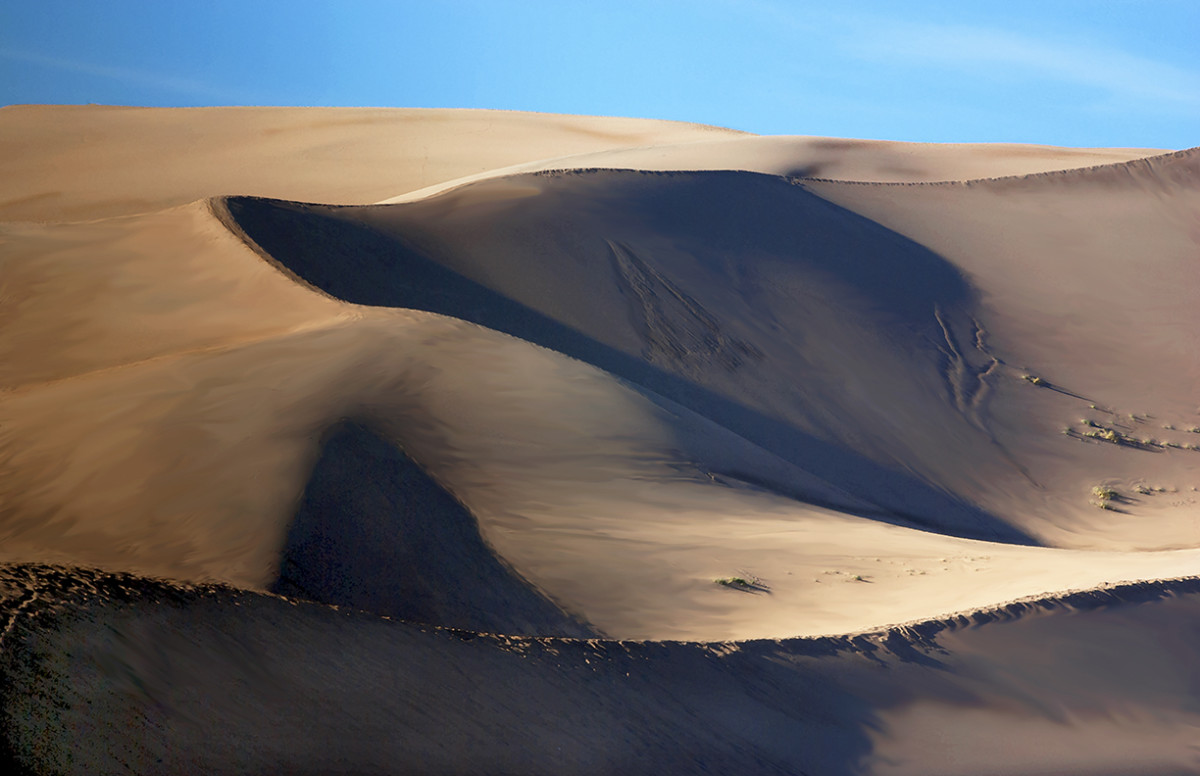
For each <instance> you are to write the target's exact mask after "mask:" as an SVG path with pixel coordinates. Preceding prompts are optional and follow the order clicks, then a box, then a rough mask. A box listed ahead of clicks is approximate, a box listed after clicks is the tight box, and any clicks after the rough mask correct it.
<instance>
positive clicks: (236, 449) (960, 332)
mask: <svg viewBox="0 0 1200 776" xmlns="http://www.w3.org/2000/svg"><path fill="white" fill-rule="evenodd" d="M184 125H187V126H190V127H191V130H190V131H191V132H192V133H193V134H194V135H195V136H196V137H198V138H199V139H198V140H196V141H195V143H193V145H192V146H190V148H191V151H190V153H189V154H187V155H183V154H181V153H180V151H179V148H180V146H179V145H178V144H177V143H176V135H177V133H178V132H180V131H181V130H180V127H182V126H184ZM85 126H88V127H90V129H89V131H90V132H92V133H93V134H94V135H95V137H96V138H97V142H95V143H94V144H92V145H90V146H89V147H86V148H84V147H82V146H80V145H79V144H77V143H74V142H73V140H72V138H75V137H76V136H77V135H78V133H79V132H82V131H83V128H84V127H85ZM481 133H482V137H483V138H484V139H485V140H486V142H485V141H483V140H481V139H480V138H481ZM464 137H470V138H471V139H470V141H469V143H468V142H466V141H464V139H463V138H464ZM0 138H3V139H4V141H5V142H6V143H7V145H8V147H13V148H21V149H24V151H23V152H22V153H21V154H17V155H12V156H10V157H8V158H7V159H6V161H5V162H3V163H0V164H2V165H3V166H4V169H5V171H6V172H5V175H3V176H0V177H2V178H3V180H4V183H3V185H2V186H0V189H3V190H2V191H0V218H5V219H7V220H6V221H4V222H3V223H0V246H2V247H0V251H2V252H0V321H2V325H0V563H2V564H3V565H2V566H0V672H3V682H0V732H2V741H0V759H3V760H4V765H5V766H7V767H6V772H14V773H36V774H41V773H79V774H101V773H128V772H135V773H179V772H205V773H246V772H255V773H328V772H345V773H530V774H538V773H545V774H560V773H595V774H627V773H635V774H636V773H679V774H688V773H712V772H720V773H814V774H816V773H821V774H825V773H830V774H838V773H847V774H849V773H868V774H963V773H1004V774H1045V773H1085V774H1133V773H1147V774H1151V773H1153V774H1163V773H1198V772H1200V749H1198V748H1197V745H1196V742H1197V741H1200V700H1198V699H1200V687H1198V686H1197V685H1196V677H1197V676H1200V662H1198V659H1197V657H1196V655H1197V652H1196V650H1195V649H1194V648H1193V645H1194V644H1195V643H1196V641H1197V638H1198V637H1200V603H1198V602H1200V598H1198V597H1197V596H1198V595H1200V583H1197V581H1196V579H1195V577H1194V576H1192V575H1194V574H1195V572H1196V569H1197V568H1200V534H1198V533H1197V528H1196V518H1197V516H1198V514H1200V512H1198V509H1200V507H1198V505H1197V499H1198V498H1200V497H1198V496H1197V493H1198V491H1197V488H1200V409H1198V400H1197V391H1196V388H1197V386H1198V385H1200V362H1198V360H1197V359H1198V356H1197V354H1198V353H1200V350H1198V349H1197V347H1196V345H1197V343H1196V340H1195V337H1196V335H1195V332H1196V331H1197V330H1200V328H1198V324H1200V320H1198V319H1197V315H1198V314H1197V312H1196V309H1197V308H1196V306H1195V304H1194V298H1195V296H1196V292H1197V290H1198V287H1197V277H1196V274H1195V258H1196V256H1197V255H1200V233H1198V232H1197V230H1196V214H1197V213H1198V212H1200V167H1198V166H1197V165H1198V161H1197V160H1200V153H1197V151H1195V150H1192V151H1181V152H1177V153H1159V152H1154V151H1150V150H1137V149H1054V148H1048V147H1032V146H969V145H964V146H923V145H920V144H889V143H880V142H874V141H845V140H833V139H823V138H804V137H795V138H788V137H777V138H760V137H755V136H749V135H745V134H741V133H731V132H728V131H725V130H720V129H717V128H709V127H698V126H692V125H679V124H672V123H670V122H648V121H637V120H623V119H601V118H583V117H564V116H547V115H532V114H513V113H498V112H497V113H487V114H486V115H484V114H481V113H480V112H456V111H386V110H374V111H356V110H319V111H318V110H309V109H294V110H293V109H237V110H232V109H211V110H203V111H174V110H134V109H114V108H99V107H95V108H55V107H52V106H45V107H15V108H5V109H3V110H0ZM332 141H336V142H332ZM329 149H336V150H335V151H330V150H329ZM301 156H303V157H304V158H306V159H308V160H309V162H310V163H308V164H304V165H300V164H298V163H297V162H296V160H297V159H298V158H300V157H301ZM122 159H124V160H129V159H133V160H135V161H134V162H133V163H128V164H126V163H122V162H121V161H120V160H122ZM39 160H40V161H39ZM47 160H57V162H56V166H55V167H54V170H55V172H54V174H53V175H50V174H49V173H45V171H46V169H47V164H48V162H47ZM214 160H225V162H219V161H214ZM75 165H78V166H80V167H81V169H82V167H83V166H86V167H87V168H88V169H92V170H97V169H108V170H110V171H111V173H112V174H111V175H109V176H96V175H87V176H85V175H82V174H75V173H73V172H72V169H73V166H75ZM164 170H166V171H170V174H164V173H163V171H164ZM44 173H45V174H44ZM996 176H1005V177H996ZM372 203H376V204H372ZM894 623H904V624H900V625H895V624H894Z"/></svg>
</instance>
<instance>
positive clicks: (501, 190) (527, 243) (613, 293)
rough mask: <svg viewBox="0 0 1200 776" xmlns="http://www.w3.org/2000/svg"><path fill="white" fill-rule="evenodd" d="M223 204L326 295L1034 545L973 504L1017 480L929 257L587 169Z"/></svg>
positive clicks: (773, 208) (978, 370) (894, 513)
mask: <svg viewBox="0 0 1200 776" xmlns="http://www.w3.org/2000/svg"><path fill="white" fill-rule="evenodd" d="M225 205H226V207H227V208H228V212H229V214H230V216H231V218H232V220H233V222H234V225H235V228H236V229H237V230H239V231H241V232H242V233H243V234H244V235H246V236H247V237H248V239H249V240H251V241H252V243H253V244H256V245H257V246H259V248H260V249H261V250H262V251H263V252H264V254H265V255H267V256H268V257H269V258H270V259H271V260H272V261H275V262H278V263H279V264H280V265H282V267H283V268H285V269H286V270H287V271H289V272H291V273H293V274H294V275H296V276H298V277H299V278H302V279H303V280H305V281H307V282H308V283H310V284H311V285H313V286H315V287H316V288H319V289H321V290H323V291H325V292H326V293H329V294H331V295H333V296H335V297H338V298H340V299H344V300H347V301H351V302H355V303H358V304H369V305H381V306H394V307H406V308H416V309H423V310H430V311H433V312H438V313H441V314H444V315H450V316H453V317H457V318H461V319H463V320H467V321H471V322H474V323H478V324H481V325H483V326H487V327H488V328H492V329H495V330H498V331H503V332H506V333H509V334H512V335H514V336H517V337H520V338H522V339H525V340H528V341H530V342H534V343H537V344H539V345H543V346H545V347H549V348H552V349H554V350H558V351H559V352H562V353H566V354H568V355H571V356H573V357H575V358H578V359H581V360H584V361H587V362H589V363H591V364H594V365H597V366H599V367H601V368H603V369H605V370H606V371H609V372H612V373H613V374H616V375H619V376H621V377H623V378H625V379H627V380H630V381H632V382H634V383H637V384H639V385H641V386H644V387H646V388H649V389H650V390H652V391H655V392H657V393H659V394H661V395H663V396H666V397H668V398H670V399H672V400H674V401H676V402H679V403H680V404H682V405H684V406H686V407H688V408H689V409H692V410H694V411H696V412H698V413H699V414H701V415H703V416H705V417H708V418H710V419H712V420H715V421H716V422H718V423H720V424H722V425H724V426H726V427H727V428H730V429H736V431H737V433H738V434H740V435H742V436H744V437H746V438H747V439H749V440H750V441H752V442H754V443H755V444H757V445H759V446H761V447H763V448H765V449H767V450H770V451H771V452H772V453H774V454H776V455H779V456H780V457H782V458H784V459H785V460H787V461H789V462H791V463H793V464H795V465H797V466H799V467H800V468H802V469H804V470H806V471H808V472H811V473H812V474H814V475H816V476H817V477H820V478H821V479H823V480H826V481H828V482H830V483H832V484H834V485H835V486H837V487H838V488H841V489H843V490H844V491H846V492H848V493H850V494H852V495H853V496H855V497H857V498H859V499H861V500H864V501H866V502H868V503H870V504H874V505H875V506H876V507H877V509H876V510H875V512H876V513H877V515H876V516H882V517H883V518H884V519H889V520H892V521H895V522H899V523H901V524H906V525H912V526H920V527H923V528H929V529H932V530H938V531H943V532H946V533H950V534H954V535H959V536H968V537H977V538H986V539H996V540H1000V541H1005V542H1016V543H1028V542H1030V541H1031V539H1030V537H1029V536H1028V534H1026V533H1025V532H1024V531H1023V530H1022V529H1020V528H1017V527H1015V526H1013V525H1011V524H1009V523H1006V522H1005V521H1004V519H1003V518H1000V517H998V516H996V515H995V514H994V513H993V512H991V511H989V510H988V509H986V508H982V507H980V498H979V492H980V491H981V490H986V487H987V482H988V477H989V474H990V473H992V472H996V473H998V475H997V477H996V480H997V481H1001V480H1006V479H1011V478H1013V477H1017V478H1019V477H1020V472H1019V471H1018V470H1016V469H1014V467H1013V466H1012V464H1011V463H1010V461H1009V460H1008V459H1007V458H1006V456H1005V453H1004V451H1003V450H1002V449H1000V448H999V447H998V446H997V445H995V444H994V443H993V441H992V440H991V439H990V438H989V436H988V432H987V429H986V415H985V413H986V394H987V391H988V386H987V380H988V374H987V370H988V369H989V367H990V361H989V360H988V359H987V357H986V353H980V354H972V353H971V352H967V353H966V354H965V355H961V354H955V357H956V361H955V363H954V364H950V365H948V364H947V361H948V355H947V353H946V342H947V339H948V338H951V337H957V338H958V339H961V340H963V341H971V340H973V338H974V336H975V326H976V324H975V322H974V321H973V310H974V307H975V305H976V294H975V292H974V290H973V289H972V288H971V287H970V285H969V284H968V283H967V282H966V281H965V279H964V278H963V276H962V275H961V274H960V273H959V272H958V271H957V270H956V269H955V268H954V267H953V266H951V265H949V264H947V263H946V262H945V261H944V260H942V259H941V258H940V257H938V256H936V255H935V254H932V253H930V252H929V251H927V250H925V249H924V248H922V247H921V246H920V245H917V244H915V243H913V242H911V241H908V240H906V239H904V238H902V237H900V236H899V235H896V234H894V233H892V232H889V231H888V230H886V229H882V228H880V227H879V226H878V225H876V224H874V223H872V222H870V221H867V220H865V219H862V218H860V217H858V216H856V215H854V214H852V213H848V212H846V211H844V210H841V209H839V208H836V207H831V206H830V205H828V204H827V203H825V202H824V201H822V200H820V199H819V198H816V197H814V196H812V195H810V194H808V193H806V192H804V191H803V190H802V189H800V188H799V187H797V186H795V185H793V184H792V183H789V182H788V181H786V180H784V179H782V178H776V177H770V176H763V175H757V174H751V173H693V174H644V173H634V172H615V171H594V172H579V173H566V174H545V175H535V176H522V177H518V178H512V179H504V180H498V181H485V182H482V183H478V184H474V185H472V186H468V187H465V188H463V189H458V190H455V191H454V192H450V193H448V194H445V195H442V196H439V197H435V198H433V199H430V200H428V201H423V202H419V203H412V204H407V205H388V206H376V207H362V208H336V207H328V206H316V205H301V204H296V203H285V202H272V201H266V200H257V199H246V198H232V199H229V200H227V201H226V203H225ZM972 360H974V361H975V362H976V363H970V362H971V361H972ZM947 444H949V445H952V446H953V447H954V448H955V449H956V452H957V453H961V455H956V456H953V455H947V454H946V446H947ZM751 476H752V475H751ZM767 484H768V485H769V486H770V487H772V488H774V489H776V490H779V491H780V492H783V493H785V494H789V488H788V487H787V484H786V483H782V482H771V483H767ZM791 495H796V494H794V493H792V494H791Z"/></svg>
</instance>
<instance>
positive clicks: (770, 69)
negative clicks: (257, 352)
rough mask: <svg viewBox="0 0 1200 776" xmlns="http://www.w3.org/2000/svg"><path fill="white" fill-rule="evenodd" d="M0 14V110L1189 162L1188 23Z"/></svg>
mask: <svg viewBox="0 0 1200 776" xmlns="http://www.w3.org/2000/svg"><path fill="white" fill-rule="evenodd" d="M834 5H835V4H831V3H828V2H822V3H810V2H787V1H786V0H686V1H685V0H678V1H677V0H644V2H637V3H633V2H608V3H605V2H603V0H592V2H576V1H575V0H558V1H557V2H543V1H542V0H526V1H525V2H506V1H504V0H491V1H490V2H488V1H485V0H444V1H442V2H439V1H438V0H423V1H422V2H409V1H408V0H398V1H393V2H382V1H381V0H374V1H372V0H341V2H335V1H334V0H289V1H288V2H280V1H277V0H259V1H257V2H256V1H255V0H238V1H237V2H230V1H229V0H191V1H190V2H189V1H188V0H182V1H177V0H137V1H134V0H104V1H103V2H101V0H73V1H71V2H67V1H66V0H4V2H3V3H2V4H0V104H12V103H88V102H94V103H107V104H121V105H165V106H181V105H370V106H395V107H454V108H507V109H514V110H536V111H549V112H559V113H583V114H598V115H618V116H639V117H647V118H666V119H677V120H683V121H697V122H703V123H709V124H718V125H722V126H728V127H735V128H737V129H744V130H748V131H751V132H759V133H764V134H806V135H830V136H837V137H866V138H881V139H890V140H925V141H935V142H946V141H1012V142H1030V143H1051V144H1058V145H1073V146H1087V145H1098V146H1145V147H1159V148H1185V147H1191V146H1196V145H1200V45H1198V44H1197V43H1196V41H1197V40H1200V3H1197V2H1195V0H1108V1H1107V2H1106V1H1105V0H1091V1H1089V2H1083V1H1076V0H1064V1H1063V2H1055V0H1041V2H1026V1H1025V0H1006V2H1005V3H999V2H995V1H994V0H993V1H991V2H971V1H970V0H963V1H962V2H921V0H909V1H908V2H859V3H853V2H848V3H844V4H843V5H842V6H840V7H831V6H834Z"/></svg>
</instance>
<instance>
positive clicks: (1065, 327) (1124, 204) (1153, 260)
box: [804, 149, 1200, 549]
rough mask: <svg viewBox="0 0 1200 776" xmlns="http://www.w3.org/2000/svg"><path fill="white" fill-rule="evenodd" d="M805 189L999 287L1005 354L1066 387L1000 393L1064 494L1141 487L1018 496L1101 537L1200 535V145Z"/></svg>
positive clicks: (1014, 438) (1153, 544)
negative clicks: (1006, 173)
mask: <svg viewBox="0 0 1200 776" xmlns="http://www.w3.org/2000/svg"><path fill="white" fill-rule="evenodd" d="M804 186H805V188H806V189H808V190H809V191H812V192H814V193H816V194H819V195H820V196H822V197H824V198H826V199H828V200H830V201H832V202H836V203H837V204H839V205H841V206H843V207H847V208H850V209H851V210H854V211H855V212H858V213H861V214H863V215H865V216H867V217H868V218H871V219H873V220H875V221H877V222H879V223H881V224H883V225H885V226H887V227H888V228H890V229H894V230H896V231H897V232H900V233H902V234H905V235H907V236H908V237H910V238H912V239H914V240H916V241H918V242H920V243H921V244H923V245H926V246H928V247H929V248H930V249H931V250H933V251H936V252H937V253H938V254H939V255H941V256H944V257H945V258H946V259H947V260H948V261H950V262H952V263H953V264H954V265H955V266H956V267H959V268H960V269H961V270H962V271H963V272H964V273H965V274H966V275H967V276H968V277H969V278H971V281H972V283H973V284H975V285H976V286H978V287H979V288H981V289H983V290H984V296H983V298H982V300H981V313H980V315H981V319H982V320H984V321H985V322H986V325H987V328H988V330H989V332H990V334H991V338H990V342H991V345H992V348H993V351H994V352H995V354H996V356H997V357H998V358H999V359H1001V360H1002V361H1003V362H1005V363H1006V364H1008V365H1011V367H1013V368H1014V369H1016V370H1018V372H1019V373H1020V374H1023V375H1027V376H1033V377H1037V378H1039V379H1040V381H1041V387H1042V388H1049V389H1051V390H1042V389H1039V388H1033V389H1031V390H1027V391H1025V392H1024V393H1025V394H1026V396H1024V397H1020V396H1019V394H1016V393H1013V392H1010V393H1007V394H1004V393H1001V394H999V395H997V397H996V401H994V402H993V403H992V416H993V418H994V420H995V423H994V426H993V428H994V429H995V430H996V433H997V436H998V438H999V439H1001V441H1002V442H1004V443H1005V444H1007V445H1008V446H1009V447H1010V448H1012V449H1015V450H1018V451H1019V455H1020V458H1021V460H1022V461H1023V462H1024V465H1025V466H1026V467H1027V468H1028V469H1030V470H1031V471H1035V472H1036V476H1037V478H1038V480H1039V482H1041V483H1042V484H1043V485H1044V487H1045V489H1046V491H1047V492H1055V491H1058V492H1064V491H1066V490H1069V489H1074V490H1075V492H1077V493H1082V492H1084V491H1085V490H1086V488H1088V487H1095V486H1099V485H1102V486H1105V487H1112V488H1115V489H1116V490H1117V491H1118V492H1120V493H1121V494H1124V502H1123V503H1122V504H1120V505H1113V506H1119V507H1120V511H1112V510H1097V509H1094V508H1091V507H1090V505H1088V504H1087V503H1086V502H1085V500H1084V499H1080V498H1076V499H1074V500H1072V501H1069V502H1067V503H1059V504H1056V503H1049V502H1046V501H1045V500H1044V499H1041V498H1039V497H1038V496H1037V494H1034V493H1032V492H1024V493H1022V492H1014V494H1013V498H1014V506H1015V507H1016V508H1018V509H1020V510H1021V511H1022V512H1024V513H1026V514H1028V515H1030V519H1031V521H1038V522H1041V521H1042V520H1048V519H1049V515H1050V513H1051V512H1053V513H1055V514H1056V518H1055V519H1057V520H1058V522H1059V525H1060V526H1063V527H1065V528H1068V529H1070V530H1071V531H1072V532H1074V533H1076V534H1080V533H1084V532H1086V533H1089V534H1091V535H1092V536H1093V537H1094V540H1095V541H1096V542H1097V543H1098V544H1099V543H1103V544H1116V543H1124V544H1125V545H1126V546H1132V547H1136V548H1139V549H1150V548H1158V547H1172V546H1175V547H1180V546H1196V545H1197V544H1198V543H1200V532H1198V531H1197V528H1196V525H1195V513H1196V509H1197V503H1198V502H1197V496H1196V495H1195V492H1196V489H1197V488H1198V487H1200V476H1198V472H1200V453H1198V452H1197V447H1198V446H1200V444H1198V443H1200V437H1198V436H1197V433H1196V431H1197V430H1200V305H1197V304H1196V292H1197V284H1198V282H1200V265H1198V264H1197V256H1200V226H1198V223H1200V222H1198V221H1197V214H1198V213H1200V149H1191V150H1187V151H1180V152H1178V153H1174V154H1168V155H1164V156H1159V157H1153V158H1149V159H1141V160H1135V161H1130V162H1126V163H1123V164H1116V165H1109V166H1104V167H1095V168H1090V169H1084V170H1073V171H1066V172H1055V173H1045V174H1040V175H1032V176H1027V177H1021V178H1004V179H998V180H992V181H974V182H970V183H962V184H954V183H948V184H920V185H882V184H844V183H834V182H815V181H814V182H806V183H805V184H804ZM1155 493H1164V494H1167V496H1166V497H1164V498H1150V497H1149V496H1151V495H1153V494H1155ZM1106 512H1107V514H1106ZM1039 515H1040V516H1042V518H1041V520H1039V518H1038V517H1037V516H1039ZM1048 538H1049V539H1050V540H1051V541H1064V540H1066V541H1069V538H1067V537H1062V538H1055V537H1048Z"/></svg>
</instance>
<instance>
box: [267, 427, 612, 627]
mask: <svg viewBox="0 0 1200 776" xmlns="http://www.w3.org/2000/svg"><path fill="white" fill-rule="evenodd" d="M325 437H326V438H325V441H324V443H323V445H322V449H321V454H320V457H319V458H318V459H317V463H316V466H315V467H314V468H313V471H312V474H311V475H310V476H309V480H308V483H307V485H306V486H305V491H304V496H303V498H302V499H301V501H300V506H299V508H298V510H297V512H296V516H295V518H294V519H293V520H292V523H291V525H290V526H289V529H288V536H287V540H286V543H285V545H284V547H283V551H282V557H281V559H280V561H279V566H280V576H279V579H278V580H277V581H276V582H275V584H273V585H271V590H272V592H276V593H281V594H283V595H289V596H295V597H299V598H306V599H309V600H313V601H319V602H321V603H328V604H337V605H342V606H352V607H355V608H357V609H363V610H366V611H370V612H375V613H377V614H383V615H391V616H395V617H400V618H402V619H405V620H409V621H411V622H419V623H429V624H432V625H449V626H453V627H456V628H462V629H465V630H472V631H481V632H486V633H506V634H512V635H558V636H577V637H585V636H594V635H596V634H595V633H593V632H592V631H591V629H589V628H588V627H587V626H586V625H584V624H582V623H580V622H578V621H576V620H574V619H573V618H571V617H569V616H568V615H566V614H565V613H563V612H562V611H561V610H560V609H558V607H556V606H555V605H554V604H553V603H552V602H550V601H549V600H548V599H547V598H545V597H544V596H543V595H542V594H541V593H539V592H538V591H536V590H535V589H534V588H532V587H531V586H530V585H529V583H528V582H526V581H525V580H523V579H521V578H520V577H519V576H518V575H517V574H516V572H515V571H514V570H513V569H512V568H510V567H509V566H507V565H506V564H504V563H503V562H502V561H501V560H500V559H499V558H497V557H496V555H495V553H494V552H493V551H492V549H491V548H490V547H488V546H487V545H486V544H484V542H483V539H482V538H481V537H480V535H479V526H478V524H477V523H476V521H475V518H474V517H473V516H472V515H471V513H470V512H468V511H467V510H466V508H465V507H463V505H462V504H460V503H459V502H458V501H457V500H456V499H455V498H454V497H453V496H452V495H450V494H449V493H448V492H447V491H446V490H445V489H444V488H442V486H441V485H439V484H438V483H437V482H435V481H434V480H433V479H432V478H431V477H430V476H429V475H428V474H427V473H426V472H425V471H424V470H423V469H422V468H421V467H420V466H419V465H417V464H416V463H415V462H414V461H413V460H412V459H411V458H409V457H408V456H407V455H405V454H404V452H403V451H402V450H400V449H398V448H397V447H396V445H395V444H393V443H391V442H390V441H388V440H387V439H385V438H383V437H380V436H379V435H377V434H375V433H373V432H372V431H371V430H370V429H369V428H367V427H365V426H363V425H362V424H360V423H354V422H350V421H344V422H342V423H339V424H338V425H337V426H335V427H334V428H332V429H330V430H329V431H328V432H327V433H326V435H325Z"/></svg>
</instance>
